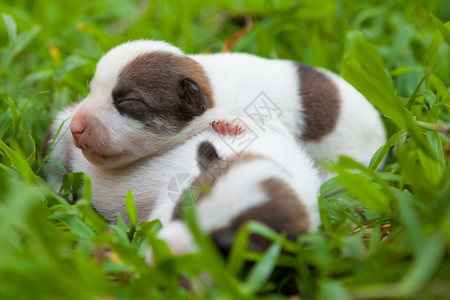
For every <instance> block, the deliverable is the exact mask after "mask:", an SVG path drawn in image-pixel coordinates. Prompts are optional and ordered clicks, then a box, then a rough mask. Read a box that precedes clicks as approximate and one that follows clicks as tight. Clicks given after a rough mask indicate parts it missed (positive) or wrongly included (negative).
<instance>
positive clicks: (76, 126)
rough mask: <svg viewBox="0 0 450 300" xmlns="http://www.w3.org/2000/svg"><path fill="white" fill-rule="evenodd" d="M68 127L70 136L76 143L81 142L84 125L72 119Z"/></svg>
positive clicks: (80, 121) (84, 129)
mask: <svg viewBox="0 0 450 300" xmlns="http://www.w3.org/2000/svg"><path fill="white" fill-rule="evenodd" d="M69 127H70V131H71V132H72V136H73V137H74V138H75V139H76V140H77V141H79V142H81V139H82V137H83V133H84V132H85V131H86V123H85V122H83V121H82V120H79V119H73V120H72V122H71V123H70V126H69Z"/></svg>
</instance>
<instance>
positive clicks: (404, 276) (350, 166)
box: [0, 0, 450, 299]
mask: <svg viewBox="0 0 450 300" xmlns="http://www.w3.org/2000/svg"><path fill="white" fill-rule="evenodd" d="M206 2H207V1H199V0H195V1H194V0H191V1H156V0H155V1H151V2H149V1H132V0H122V1H113V0H90V1H76V2H74V1H68V0H60V1H57V0H37V1H26V0H14V1H5V0H2V1H1V2H0V11H1V13H2V18H1V21H2V23H1V24H0V47H1V48H0V78H1V84H0V137H1V141H0V298H1V299H8V298H15V299H26V298H30V299H38V298H44V299H49V298H53V299H59V298H63V299H65V298H73V299H91V298H97V299H98V298H117V299H119V298H120V299H131V298H144V297H146V298H150V297H151V298H152V299H153V298H162V299H168V298H176V299H178V298H233V299H241V298H252V297H256V296H259V297H267V298H279V297H282V295H281V288H282V287H283V286H285V284H286V282H288V281H291V282H294V283H295V285H296V286H297V288H298V290H299V293H300V294H301V295H302V297H303V298H304V299H352V298H355V299H369V298H370V299H373V298H378V299H381V298H382V299H386V298H395V299H412V298H425V299H441V298H450V259H449V256H450V222H449V220H450V167H449V164H448V157H449V156H450V146H449V140H450V137H449V127H448V126H449V125H450V118H449V106H450V96H449V88H448V87H449V85H450V24H449V23H446V22H448V21H449V19H450V4H449V2H448V0H429V1H411V0H398V1H375V0H372V1H350V0H340V1H332V0H322V1H316V0H304V1H299V2H296V3H291V1H286V0H279V1H275V0H269V1H253V0H247V1H235V2H232V1H226V0H222V1H215V2H214V3H211V4H206ZM246 16H251V19H252V28H251V30H250V31H249V32H248V33H247V34H245V35H244V36H243V37H242V38H241V39H239V40H238V41H237V43H236V44H234V47H233V51H243V52H249V53H254V54H257V55H260V56H264V57H271V58H286V59H293V60H298V61H302V62H304V63H307V64H313V65H317V66H322V67H326V68H328V69H330V70H332V71H335V72H338V73H340V74H341V75H343V76H344V77H345V78H346V79H347V80H348V81H349V82H351V83H352V84H353V85H354V86H355V87H356V88H358V89H359V90H360V91H361V92H362V93H363V94H364V95H365V96H366V97H367V98H368V99H369V100H370V101H371V102H372V103H373V104H374V106H375V107H377V108H378V109H379V110H380V112H381V113H382V114H383V115H384V117H385V118H384V119H385V123H386V128H387V129H388V133H389V137H390V139H389V141H388V143H387V145H386V146H385V147H383V148H382V149H380V151H379V152H378V153H377V154H376V155H375V156H374V158H373V160H372V163H371V165H370V166H369V168H366V167H364V166H361V165H359V164H358V163H356V162H354V161H352V160H351V159H348V158H345V157H344V158H341V160H340V161H339V162H338V163H336V164H334V165H331V164H330V165H328V167H329V168H331V169H332V170H334V171H336V172H337V174H338V176H337V177H336V178H335V179H333V180H331V181H329V182H327V183H325V184H324V185H323V186H322V188H321V191H320V199H319V201H320V210H321V216H322V222H323V226H322V229H321V231H320V232H319V233H316V234H309V235H305V236H302V237H300V238H299V240H298V241H297V242H292V241H288V240H285V239H284V238H283V236H282V235H277V234H275V233H273V232H272V231H271V230H269V229H268V228H265V227H264V226H261V225H260V224H257V223H249V224H247V225H246V226H244V227H243V228H241V231H240V233H239V235H238V237H237V239H236V243H235V246H234V248H233V249H232V253H231V256H230V258H229V260H228V261H225V260H223V259H222V258H221V257H220V255H219V254H218V252H217V251H216V250H215V248H214V246H213V245H212V244H211V241H210V240H209V239H207V238H206V237H205V236H204V235H203V234H202V233H201V231H200V230H199V229H198V227H197V225H196V223H195V215H194V212H193V211H188V212H187V213H186V216H185V219H186V221H187V222H188V224H189V226H190V228H191V230H192V232H193V234H194V236H195V238H196V240H197V243H198V244H199V246H200V251H199V253H197V254H190V255H186V256H181V257H172V256H171V254H170V252H169V251H168V249H167V246H166V245H165V244H164V243H163V242H161V241H160V240H158V239H156V238H155V233H156V232H157V231H158V230H159V228H160V223H159V222H158V221H154V222H149V223H144V224H140V225H139V226H136V224H133V223H132V224H124V223H123V222H121V221H119V222H118V224H117V225H110V224H107V223H106V222H105V221H104V220H103V219H102V218H101V217H99V216H98V215H97V214H96V213H95V212H93V211H92V210H91V209H90V208H89V196H90V185H89V180H88V179H86V182H85V183H86V184H85V185H84V198H83V199H81V200H79V201H77V202H76V204H74V205H69V204H68V203H67V201H66V200H65V198H67V197H68V195H69V194H70V193H72V192H73V191H75V190H77V189H78V188H79V187H80V186H81V183H82V182H83V180H84V176H83V175H82V174H77V173H72V174H66V176H65V178H64V184H63V188H62V190H61V191H60V193H58V194H57V193H54V192H53V191H52V190H51V189H50V188H49V187H48V185H47V184H46V182H45V181H44V180H43V179H42V178H41V175H42V174H40V171H39V170H40V166H41V165H42V160H43V158H42V157H41V156H40V154H39V151H38V149H39V147H40V145H41V143H42V140H43V138H44V136H45V133H46V130H47V128H48V126H49V123H50V121H51V119H52V117H53V116H54V115H55V114H56V112H57V111H59V110H60V109H61V108H63V107H64V106H65V105H67V104H69V103H71V102H76V101H79V100H81V99H82V98H83V97H84V96H85V95H86V94H87V93H88V86H87V82H88V81H89V80H90V78H91V76H92V74H93V71H94V68H95V63H96V61H97V60H98V58H99V57H100V56H101V54H102V53H104V52H105V51H107V50H108V49H109V48H111V47H112V46H115V45H117V44H119V43H121V42H125V41H127V40H130V39H138V38H152V39H163V40H166V41H168V42H171V43H173V44H175V45H177V46H179V47H181V48H182V49H183V50H184V51H185V52H187V53H213V52H218V51H220V50H221V49H222V47H223V46H224V44H225V42H226V41H227V40H228V39H229V38H230V37H231V36H233V34H234V33H235V32H237V31H238V30H239V29H240V28H242V27H243V26H244V25H245V22H246ZM445 23H446V24H445ZM388 153H389V158H388V164H387V166H386V168H385V170H384V171H383V172H380V173H376V172H374V171H373V170H374V169H375V168H376V166H377V165H378V164H379V163H380V161H381V159H382V158H383V157H384V156H385V155H386V154H388ZM124 201H125V199H124ZM127 208H128V210H129V214H130V216H132V218H131V219H135V218H134V217H133V215H134V214H135V212H134V211H133V204H132V198H131V197H127ZM252 232H253V233H259V234H262V235H263V236H266V237H268V238H269V239H271V240H273V241H275V242H276V243H274V244H273V245H272V247H270V248H269V249H268V250H267V252H265V253H252V252H248V251H246V250H245V244H246V241H247V240H248V236H249V234H250V233H252ZM149 244H151V245H152V247H153V251H154V253H155V260H156V266H155V267H148V266H147V265H146V264H145V261H144V256H145V250H146V249H147V247H148V245H149ZM246 260H249V261H255V262H256V264H255V265H254V266H253V268H252V269H250V270H249V271H248V270H247V272H245V273H243V272H242V270H243V266H244V262H245V261H246ZM276 266H278V267H285V268H286V269H287V271H286V272H284V273H283V276H282V277H281V278H279V279H278V281H277V282H275V281H273V280H272V279H273V278H271V277H270V274H271V273H272V271H273V269H274V268H275V267H276ZM205 273H206V274H209V277H210V278H211V279H210V280H205V279H204V277H205V276H203V275H202V274H205ZM180 275H182V276H184V277H185V278H188V279H189V280H190V281H191V283H192V289H191V290H190V291H187V290H186V289H184V288H182V287H181V285H180V281H179V277H180ZM208 282H209V283H208ZM211 282H213V283H211Z"/></svg>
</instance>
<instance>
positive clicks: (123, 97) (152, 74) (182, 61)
mask: <svg viewBox="0 0 450 300" xmlns="http://www.w3.org/2000/svg"><path fill="white" fill-rule="evenodd" d="M228 115H229V116H236V117H249V118H251V119H252V121H253V122H255V123H256V124H257V125H258V126H260V127H261V128H264V126H265V123H266V122H267V121H269V120H275V121H279V122H281V123H282V124H284V125H285V126H286V127H287V129H288V131H289V132H290V133H291V135H292V136H294V137H296V138H297V139H298V140H299V141H301V142H302V143H303V145H304V147H305V148H306V149H307V151H308V152H309V153H310V155H311V156H312V157H313V158H314V159H315V160H320V159H324V158H325V159H331V160H336V158H337V157H338V156H339V155H348V156H350V157H353V158H354V159H356V160H358V161H360V162H363V163H365V164H368V163H369V161H370V158H371V157H372V155H373V154H374V152H375V151H376V150H377V149H378V148H379V147H380V146H382V145H383V144H384V143H385V132H384V128H383V125H382V122H381V120H380V117H379V114H378V112H377V111H376V110H375V109H374V108H373V107H372V106H371V105H370V103H369V102H368V101H367V100H366V99H365V98H364V97H363V96H362V95H361V94H360V93H359V92H358V91H356V90H355V89H354V88H353V87H352V86H351V85H349V84H348V83H347V82H346V81H344V80H343V79H342V78H340V77H339V76H337V75H335V74H333V73H331V72H328V71H326V70H323V69H318V68H312V67H307V66H303V65H299V64H298V63H295V62H292V61H286V60H269V59H264V58H260V57H256V56H253V55H248V54H240V53H222V54H209V55H186V54H184V53H183V52H182V51H181V50H180V49H178V48H176V47H174V46H172V45H169V44H167V43H164V42H161V41H151V40H140V41H134V42H128V43H125V44H122V45H120V46H118V47H116V48H114V49H112V50H111V51H109V52H108V53H107V54H106V55H105V56H103V57H102V58H101V60H100V61H99V62H98V65H97V70H96V73H95V76H94V78H93V80H92V82H91V84H90V93H89V95H88V96H87V97H86V98H85V99H84V100H83V101H82V102H81V103H80V104H79V105H78V106H77V107H76V109H75V110H74V113H73V116H72V118H71V120H70V131H71V135H72V138H73V142H74V144H75V146H76V147H78V148H79V149H80V150H81V151H82V153H83V155H84V156H85V158H86V159H87V160H88V161H89V162H91V163H92V164H93V165H96V166H98V167H101V168H103V169H116V168H124V167H127V166H129V165H130V164H132V163H136V162H138V161H139V160H141V159H143V158H146V157H148V156H152V155H157V154H159V153H163V152H164V151H167V150H168V149H171V148H173V147H174V146H176V145H178V144H180V143H182V142H183V141H185V140H186V139H188V138H189V137H191V136H193V135H195V134H197V133H199V132H202V131H204V130H206V129H207V127H208V124H209V123H210V122H211V121H212V120H216V119H219V120H222V119H223V117H224V116H228ZM63 163H65V164H66V165H70V164H73V162H71V161H70V160H65V161H63ZM324 179H326V178H324Z"/></svg>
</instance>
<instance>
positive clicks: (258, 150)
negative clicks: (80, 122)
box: [45, 110, 319, 226]
mask: <svg viewBox="0 0 450 300" xmlns="http://www.w3.org/2000/svg"><path fill="white" fill-rule="evenodd" d="M70 113H71V112H70V110H67V111H65V115H64V114H63V113H60V115H59V117H60V118H61V119H60V120H57V121H56V122H55V124H58V123H59V121H62V120H64V119H65V118H67V117H68V116H70ZM250 121H251V120H250V119H248V118H247V119H246V118H243V119H241V120H239V121H238V123H235V124H233V126H234V127H236V128H238V127H240V128H241V130H240V132H239V133H240V134H239V135H225V136H224V135H222V134H219V133H217V132H215V131H214V130H212V128H210V129H209V130H207V131H204V132H202V133H200V134H198V135H195V136H194V137H191V138H189V139H188V140H187V141H185V142H184V143H182V144H181V145H179V146H177V147H174V148H173V149H170V150H168V151H166V152H164V153H162V154H159V155H154V156H151V157H147V158H145V159H141V160H140V161H139V162H138V163H133V164H130V165H128V166H126V167H122V168H115V169H108V168H102V167H99V166H96V165H93V164H92V163H90V162H89V161H88V160H87V159H86V157H85V156H84V155H83V154H82V151H80V150H79V149H77V148H74V147H73V146H70V145H71V144H69V143H68V142H69V141H70V137H69V135H65V136H63V138H62V140H61V141H60V143H59V144H58V145H57V146H56V148H55V149H54V150H53V151H52V154H51V156H52V157H53V159H55V160H59V161H63V160H64V159H66V158H67V155H70V161H71V162H72V164H71V168H72V169H71V171H75V172H84V173H85V174H86V175H88V176H89V177H90V178H91V183H92V198H91V205H92V207H93V208H94V209H95V210H96V211H97V212H98V213H99V214H101V215H102V216H103V217H104V218H105V219H106V220H108V221H109V222H115V221H116V216H117V212H120V213H121V215H122V216H123V217H124V219H125V220H126V222H128V217H127V210H126V205H125V201H124V199H125V197H126V194H127V191H128V189H130V190H131V192H132V194H133V196H134V202H135V205H136V208H137V212H138V221H139V222H141V221H146V220H153V219H160V221H161V222H162V223H163V224H166V223H167V222H169V221H170V220H171V219H172V215H173V210H174V208H175V207H177V206H178V204H179V201H180V198H181V196H182V195H183V193H184V191H185V190H186V189H187V188H189V187H191V186H192V182H193V181H194V179H195V178H197V177H198V176H199V175H200V173H201V171H202V168H201V167H200V165H201V164H199V163H198V162H197V151H198V150H197V149H198V148H199V145H201V144H202V143H204V142H208V143H210V144H211V145H214V147H215V149H217V151H216V153H219V154H220V157H221V158H222V160H223V161H225V162H227V163H228V164H229V165H230V166H231V165H234V164H237V162H238V161H239V162H240V163H239V164H240V165H242V166H244V165H246V164H243V162H246V163H248V162H251V165H255V166H256V169H255V172H246V173H243V174H242V175H241V176H240V177H239V178H236V182H241V183H242V184H244V185H245V184H247V183H249V184H250V183H251V182H252V180H253V179H256V180H258V182H259V181H263V180H264V178H266V179H269V178H271V177H275V178H276V180H282V181H283V180H284V181H289V182H297V183H298V184H297V186H294V191H295V193H297V194H299V195H300V196H302V197H301V198H302V199H303V200H305V201H306V202H305V207H306V209H307V210H308V213H309V215H311V217H309V219H308V220H309V222H310V223H308V224H311V226H317V225H318V223H319V218H318V215H317V214H314V213H313V212H315V211H317V201H316V191H317V188H318V185H319V183H318V180H317V178H316V176H317V175H316V172H317V171H316V170H315V169H313V168H312V164H313V163H312V160H311V159H309V158H308V157H307V156H306V154H305V151H303V150H302V149H301V148H299V145H298V144H297V142H296V141H295V139H294V138H293V137H292V135H291V134H290V133H289V132H288V131H287V129H286V128H285V126H284V125H282V124H281V123H279V122H274V121H271V122H267V124H266V127H265V129H264V130H263V129H261V128H260V127H258V126H257V125H255V124H252V123H251V122H250ZM68 126H69V125H68V124H67V122H66V123H64V125H63V127H62V129H61V132H64V131H66V130H68ZM242 128H245V129H244V130H242ZM63 146H70V147H69V149H67V148H66V149H65V148H64V147H63ZM249 157H250V158H252V159H251V160H250V161H249ZM260 157H261V158H264V159H260ZM269 158H270V159H269ZM204 165H205V167H206V163H204ZM208 165H209V164H208ZM258 165H260V166H259V167H258ZM215 166H218V165H215ZM230 166H222V168H221V169H224V168H225V167H228V168H229V167H230ZM277 166H278V167H277ZM45 168H47V169H46V170H45V171H46V173H47V174H51V173H52V172H53V173H55V174H57V172H55V170H51V168H56V166H55V165H54V164H47V165H45ZM221 169H219V172H218V171H217V170H216V171H215V173H214V174H212V175H211V177H210V180H211V178H217V177H219V176H221V173H220V170H221ZM263 169H267V174H263V173H262V172H261V170H263ZM249 171H250V170H249ZM208 174H209V173H208ZM242 176H244V177H242ZM247 176H249V178H247ZM252 178H253V179H252ZM60 182H61V181H60V178H56V177H55V178H54V180H53V183H54V184H55V185H57V184H59V183H60ZM255 184H256V183H255ZM269 185H270V183H269ZM303 186H305V187H307V189H305V190H302V187H303ZM249 187H250V185H249ZM233 188H234V187H233V186H232V185H231V186H229V187H228V192H227V195H229V194H230V193H231V191H232V189H233ZM236 188H237V189H238V190H237V191H236V192H239V193H242V192H243V191H242V189H241V188H240V187H238V186H236ZM239 189H241V190H239ZM255 191H256V190H255ZM252 192H253V190H252V189H250V190H249V194H248V200H247V201H249V203H250V204H252V203H253V202H252V200H251V197H252V196H251V193H252ZM241 196H243V195H241ZM211 203H213V202H211ZM308 226H309V225H308Z"/></svg>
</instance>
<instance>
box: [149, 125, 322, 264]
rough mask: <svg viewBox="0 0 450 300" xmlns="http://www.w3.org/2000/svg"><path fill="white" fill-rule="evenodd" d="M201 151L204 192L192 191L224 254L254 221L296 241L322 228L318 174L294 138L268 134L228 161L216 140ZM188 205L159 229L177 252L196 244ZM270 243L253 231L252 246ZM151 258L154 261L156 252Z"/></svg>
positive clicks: (198, 183) (202, 221) (198, 185)
mask: <svg viewBox="0 0 450 300" xmlns="http://www.w3.org/2000/svg"><path fill="white" fill-rule="evenodd" d="M270 130H272V129H270ZM279 132H280V131H279ZM285 134H287V132H285ZM246 135H248V134H247V133H244V136H246ZM197 155H198V158H197V161H198V163H199V167H200V175H199V176H198V177H197V179H196V180H195V181H194V182H193V183H192V184H191V187H192V188H191V191H190V192H191V193H192V190H194V191H195V190H196V191H198V192H197V193H193V195H192V197H193V198H195V199H196V202H195V210H196V212H197V220H198V222H199V226H200V227H201V228H202V229H203V230H204V231H205V232H206V233H207V234H208V235H210V236H211V237H212V239H213V241H214V242H215V244H216V245H217V246H218V248H219V249H220V251H221V252H222V253H223V254H224V255H227V254H228V253H229V250H230V248H231V246H232V245H233V243H234V237H235V234H236V232H237V230H238V229H239V228H240V227H241V225H242V224H244V223H245V222H246V221H249V220H255V221H260V222H262V223H264V224H265V225H267V226H269V227H271V228H272V229H274V230H275V231H277V232H285V233H286V235H287V237H288V238H289V239H292V240H294V239H295V238H296V237H297V236H298V235H300V234H303V233H307V232H310V231H314V230H316V229H317V227H318V225H319V223H320V217H319V212H318V208H317V191H318V188H319V182H320V180H319V177H318V172H317V170H316V169H315V168H314V167H313V162H312V160H311V159H310V158H309V157H308V156H307V155H306V152H305V151H304V150H302V149H301V148H300V147H299V146H298V145H297V144H296V143H295V141H294V139H293V138H292V137H289V136H288V135H280V134H279V133H278V132H277V133H274V132H270V133H266V134H265V135H263V136H262V137H260V138H258V139H257V140H255V142H254V143H253V144H252V145H250V146H249V148H248V149H246V150H245V151H243V152H242V153H240V154H235V155H231V156H229V157H227V158H225V159H224V158H221V157H220V156H219V154H218V151H217V150H216V149H215V147H214V146H213V144H211V142H202V143H201V144H200V145H199V148H198V154H197ZM205 187H206V188H205ZM204 190H206V191H207V192H204ZM189 204H190V203H188V204H187V205H189ZM184 205H186V203H183V202H180V204H179V206H178V207H176V208H175V210H174V213H173V215H172V219H171V220H170V222H168V223H167V224H166V225H165V226H164V227H163V228H162V229H161V231H160V232H159V233H158V235H159V237H160V238H162V239H163V240H165V241H166V242H167V244H168V245H169V247H170V249H171V251H172V253H173V254H183V253H186V252H191V251H195V248H196V245H195V242H194V241H193V238H192V236H191V234H190V232H189V230H188V228H187V226H186V225H185V224H184V223H183V222H182V221H181V219H180V211H181V210H183V209H184ZM268 245H269V241H268V240H266V239H264V238H262V237H259V236H253V235H252V236H251V239H250V242H249V244H248V247H249V249H250V250H253V251H262V250H265V249H266V248H267V246H268ZM148 259H149V260H148V261H149V263H150V264H151V263H152V257H151V255H149V256H148Z"/></svg>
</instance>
